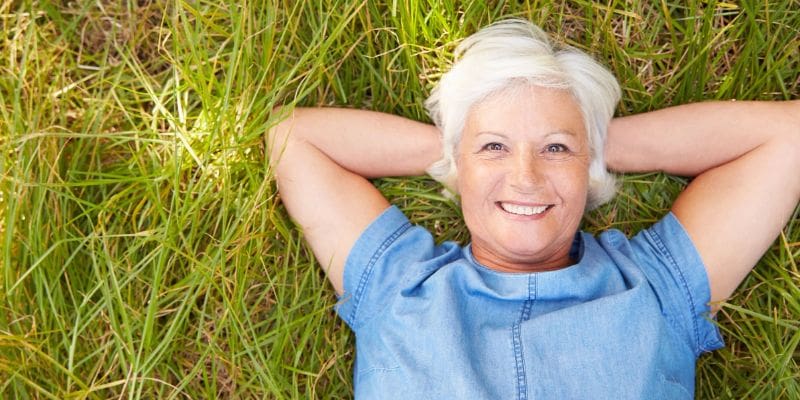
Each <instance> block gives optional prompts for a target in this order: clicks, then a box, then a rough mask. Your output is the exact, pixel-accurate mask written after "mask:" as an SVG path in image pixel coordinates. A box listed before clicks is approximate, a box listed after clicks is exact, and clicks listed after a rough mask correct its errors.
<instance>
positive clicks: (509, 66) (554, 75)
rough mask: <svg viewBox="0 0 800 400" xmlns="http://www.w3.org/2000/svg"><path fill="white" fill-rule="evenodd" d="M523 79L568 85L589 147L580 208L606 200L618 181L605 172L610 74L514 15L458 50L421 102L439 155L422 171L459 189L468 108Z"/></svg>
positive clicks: (615, 96) (612, 88)
mask: <svg viewBox="0 0 800 400" xmlns="http://www.w3.org/2000/svg"><path fill="white" fill-rule="evenodd" d="M526 84H527V85H534V86H540V87H546V88H552V89H560V90H567V91H569V93H571V94H572V96H573V97H574V98H575V100H576V102H577V103H578V106H579V107H580V111H581V114H582V115H583V121H584V125H585V127H586V133H587V136H588V142H589V148H590V151H591V162H590V164H589V190H588V198H587V204H586V207H587V209H593V208H595V207H597V206H599V205H601V204H603V203H605V202H607V201H609V200H611V199H612V198H613V197H614V194H615V193H616V180H615V178H614V176H613V175H612V174H611V173H609V172H608V170H606V166H605V159H604V156H603V151H604V146H605V140H606V128H607V126H608V123H609V122H610V121H611V118H612V117H613V115H614V108H615V107H616V104H617V102H618V101H619V98H620V89H619V84H618V83H617V80H616V78H614V76H613V75H612V74H611V72H609V71H608V70H607V69H606V68H604V67H603V66H602V65H600V64H599V63H598V62H597V61H595V60H594V59H592V58H591V57H589V56H588V55H586V54H585V53H583V52H582V51H580V50H578V49H575V48H573V47H570V46H567V45H563V44H562V45H558V44H554V43H553V42H551V41H550V39H549V38H548V36H547V34H545V33H544V32H543V31H542V30H541V29H540V28H539V27H537V26H536V25H533V24H532V23H530V22H528V21H525V20H520V19H509V20H503V21H500V22H496V23H494V24H492V25H489V26H487V27H486V28H483V29H481V30H480V31H478V32H477V33H475V34H473V35H471V36H469V37H467V38H466V39H464V41H462V42H461V43H460V44H459V45H458V47H457V48H456V52H455V64H454V65H453V67H452V68H451V69H450V71H448V72H447V73H446V74H444V75H443V76H442V78H441V80H440V81H439V83H438V85H437V86H436V88H434V89H433V92H432V93H431V95H430V97H428V99H427V100H426V101H425V107H426V108H427V110H428V113H429V115H430V117H431V119H432V120H433V122H434V123H435V124H436V126H437V127H438V128H439V130H440V131H441V133H442V145H443V146H442V159H440V160H439V161H437V162H436V163H434V164H433V165H431V166H430V168H428V170H427V172H428V174H430V176H431V177H433V178H434V179H436V180H437V181H439V182H441V183H442V184H443V185H444V186H445V188H447V189H448V190H450V191H452V192H455V193H457V192H458V188H457V185H456V178H457V175H458V171H457V169H456V163H455V153H456V151H457V150H456V149H457V147H458V143H459V141H460V140H461V134H462V131H463V130H464V124H465V121H466V120H467V115H468V113H469V111H470V109H471V108H472V107H473V106H475V105H476V104H478V103H480V102H481V101H483V100H485V99H486V98H487V97H489V96H490V95H492V94H495V93H497V92H500V91H502V90H505V89H508V88H511V87H515V86H519V85H526Z"/></svg>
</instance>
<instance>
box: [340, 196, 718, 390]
mask: <svg viewBox="0 0 800 400" xmlns="http://www.w3.org/2000/svg"><path fill="white" fill-rule="evenodd" d="M573 247H574V250H575V251H576V252H577V256H578V259H579V260H580V261H579V262H578V263H577V264H575V265H572V266H569V267H566V268H564V269H560V270H556V271H549V272H540V273H530V274H510V273H500V272H496V271H493V270H491V269H489V268H487V267H485V266H482V265H480V264H479V263H478V262H476V261H475V259H474V258H473V256H472V253H471V251H470V247H469V246H466V247H461V246H459V245H457V244H455V243H451V242H446V243H443V244H441V245H436V244H435V242H434V240H433V238H432V237H431V234H430V233H429V232H428V231H426V230H425V229H423V228H421V227H418V226H413V225H411V224H410V223H409V221H408V219H406V217H405V216H404V215H403V213H402V212H401V211H400V210H398V209H397V208H396V207H390V208H388V209H387V210H386V211H384V212H383V214H381V215H380V216H379V217H378V218H377V219H376V220H375V221H374V222H373V223H372V224H371V225H370V226H369V227H368V228H367V229H366V230H365V232H364V233H363V234H362V236H361V237H360V238H359V239H358V241H357V243H356V244H355V246H354V248H353V250H352V251H351V254H350V255H349V257H348V260H347V264H346V266H345V273H344V274H345V275H344V284H345V294H344V295H343V296H342V297H341V299H340V302H339V304H338V305H337V312H338V314H339V315H340V317H341V318H343V319H344V320H345V321H346V323H347V324H348V325H349V326H350V327H351V328H352V330H353V331H354V332H355V335H356V366H355V371H354V386H355V393H356V398H359V399H395V398H397V399H405V400H408V399H645V398H646V399H683V398H685V399H689V398H692V397H693V393H694V378H695V361H696V359H697V357H698V356H699V355H700V354H701V353H702V352H706V351H711V350H714V349H717V348H720V347H722V346H723V342H722V339H721V337H720V335H719V332H718V330H717V328H716V326H715V325H714V323H713V322H712V321H711V320H710V319H709V317H708V312H709V308H708V306H707V303H708V301H709V297H710V294H709V287H708V279H707V277H706V273H705V269H704V267H703V264H702V262H701V260H700V258H699V255H698V254H697V251H696V250H695V248H694V246H693V244H692V243H691V241H690V239H689V237H688V236H687V234H686V232H685V231H684V229H683V228H682V227H681V226H680V224H679V222H678V220H677V219H676V218H675V216H674V215H672V214H668V215H667V216H665V217H664V219H662V220H661V221H660V222H658V223H657V224H655V225H653V226H652V227H651V228H649V229H647V230H644V231H642V232H641V233H639V234H638V235H637V236H635V237H634V238H633V239H630V240H629V239H627V238H626V237H625V235H623V234H622V233H621V232H619V231H615V230H611V231H607V232H604V233H602V234H601V235H599V236H598V237H594V236H592V235H590V234H587V233H583V232H581V233H578V234H577V235H576V242H575V245H574V246H573Z"/></svg>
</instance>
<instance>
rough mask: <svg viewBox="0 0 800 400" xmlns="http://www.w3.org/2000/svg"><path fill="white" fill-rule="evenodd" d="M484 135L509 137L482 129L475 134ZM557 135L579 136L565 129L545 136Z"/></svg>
mask: <svg viewBox="0 0 800 400" xmlns="http://www.w3.org/2000/svg"><path fill="white" fill-rule="evenodd" d="M484 135H490V136H498V137H501V138H504V139H508V135H506V134H504V133H502V132H495V131H480V132H478V133H476V134H475V136H484ZM556 135H567V136H572V137H577V136H578V135H577V134H576V133H575V132H572V131H570V130H566V129H563V130H557V131H552V132H548V133H547V134H545V135H544V137H545V138H547V137H550V136H556Z"/></svg>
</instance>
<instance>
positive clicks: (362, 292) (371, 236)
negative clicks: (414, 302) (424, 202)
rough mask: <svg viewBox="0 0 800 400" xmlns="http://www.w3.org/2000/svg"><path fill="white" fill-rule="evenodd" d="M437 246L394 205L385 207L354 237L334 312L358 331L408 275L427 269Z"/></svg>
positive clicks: (392, 297)
mask: <svg viewBox="0 0 800 400" xmlns="http://www.w3.org/2000/svg"><path fill="white" fill-rule="evenodd" d="M436 253H437V247H436V246H435V243H434V240H433V237H432V236H431V234H430V233H429V232H428V231H427V230H425V229H424V228H422V227H419V226H414V225H412V224H411V223H410V222H409V221H408V218H406V216H405V215H404V214H403V213H402V211H400V210H399V209H398V208H397V207H395V206H391V207H389V208H387V209H386V210H384V212H383V213H382V214H380V215H379V216H378V217H377V218H376V219H375V220H374V221H373V222H372V223H370V225H369V226H367V228H366V229H365V230H364V232H363V233H362V234H361V236H360V237H359V238H358V239H357V240H356V243H355V244H354V245H353V248H352V249H351V250H350V254H349V255H348V257H347V262H346V263H345V267H344V293H343V294H342V296H341V297H340V298H339V303H338V304H337V306H336V312H337V313H338V314H339V316H340V317H341V318H342V319H343V320H344V321H345V322H346V323H347V324H348V325H349V326H350V328H351V329H353V330H354V331H356V332H358V327H359V326H360V325H361V324H363V323H364V322H365V321H367V320H369V319H371V318H372V317H374V316H375V315H379V313H380V312H381V310H382V309H384V308H385V307H386V306H387V304H389V302H391V301H392V300H393V299H394V298H396V297H397V294H398V293H399V291H400V290H402V288H403V285H404V284H405V283H406V281H407V280H408V279H407V277H408V276H409V275H412V276H414V275H418V272H419V271H420V270H421V269H425V268H430V265H429V264H430V263H429V262H428V261H429V260H431V259H433V258H435V256H436Z"/></svg>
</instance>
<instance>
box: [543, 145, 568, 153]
mask: <svg viewBox="0 0 800 400" xmlns="http://www.w3.org/2000/svg"><path fill="white" fill-rule="evenodd" d="M544 150H545V152H546V153H566V152H567V151H569V149H568V148H567V146H564V145H563V144H561V143H553V144H548V145H547V146H546V147H545V148H544Z"/></svg>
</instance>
